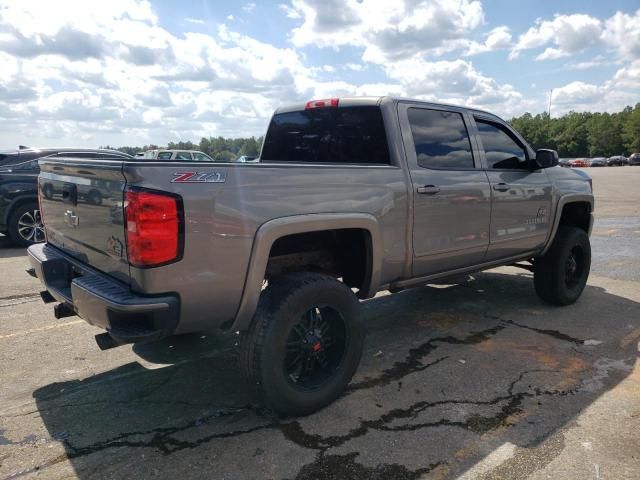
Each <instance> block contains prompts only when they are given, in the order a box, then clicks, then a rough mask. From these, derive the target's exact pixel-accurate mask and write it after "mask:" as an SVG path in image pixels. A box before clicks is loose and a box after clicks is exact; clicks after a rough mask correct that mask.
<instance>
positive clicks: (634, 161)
mask: <svg viewBox="0 0 640 480" xmlns="http://www.w3.org/2000/svg"><path fill="white" fill-rule="evenodd" d="M629 165H640V153H634V154H632V155H631V156H630V157H629Z"/></svg>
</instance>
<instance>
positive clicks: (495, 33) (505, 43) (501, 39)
mask: <svg viewBox="0 0 640 480" xmlns="http://www.w3.org/2000/svg"><path fill="white" fill-rule="evenodd" d="M511 45H512V37H511V31H510V30H509V27H506V26H504V25H503V26H500V27H496V28H494V29H493V30H491V31H490V32H489V33H487V34H486V39H485V41H484V43H478V42H473V41H471V42H469V45H468V47H467V52H466V55H477V54H479V53H485V52H491V51H494V50H502V49H506V48H509V47H511Z"/></svg>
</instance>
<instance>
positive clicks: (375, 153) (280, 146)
mask: <svg viewBox="0 0 640 480" xmlns="http://www.w3.org/2000/svg"><path fill="white" fill-rule="evenodd" d="M260 161H261V162H291V163H328V164H365V165H389V164H390V157H389V147H388V144H387V136H386V131H385V128H384V122H383V119H382V112H381V110H380V107H378V106H373V105H372V106H355V107H327V108H312V109H308V110H301V111H295V112H283V113H278V114H276V115H274V116H273V118H272V119H271V123H270V125H269V129H268V130H267V135H266V137H265V143H264V146H263V148H262V155H261V156H260Z"/></svg>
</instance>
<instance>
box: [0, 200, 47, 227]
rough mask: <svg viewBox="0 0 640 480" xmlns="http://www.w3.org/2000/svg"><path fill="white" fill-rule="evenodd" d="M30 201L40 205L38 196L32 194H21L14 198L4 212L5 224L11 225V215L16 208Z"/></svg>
mask: <svg viewBox="0 0 640 480" xmlns="http://www.w3.org/2000/svg"><path fill="white" fill-rule="evenodd" d="M29 203H35V204H36V205H38V197H37V196H32V195H21V196H19V197H16V198H14V199H12V200H11V202H10V203H9V204H8V205H7V208H6V209H5V212H4V219H3V221H4V224H5V225H7V226H8V225H9V219H10V218H11V215H13V212H15V210H16V208H20V207H21V206H22V205H26V204H29Z"/></svg>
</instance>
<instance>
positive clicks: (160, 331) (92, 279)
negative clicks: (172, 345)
mask: <svg viewBox="0 0 640 480" xmlns="http://www.w3.org/2000/svg"><path fill="white" fill-rule="evenodd" d="M27 252H28V254H29V262H30V263H31V266H32V267H33V269H34V270H35V274H36V276H37V277H38V278H39V279H40V281H41V282H42V284H43V285H44V287H45V288H46V290H47V291H48V292H49V293H50V294H51V296H52V297H53V298H55V299H56V300H57V301H58V302H61V303H63V304H65V305H67V306H68V307H69V308H70V309H72V310H73V311H74V312H75V313H76V314H77V315H78V316H80V317H81V318H83V319H84V320H86V321H87V322H88V323H90V324H91V325H95V326H97V327H100V328H103V329H105V330H106V331H107V332H108V333H109V335H111V337H113V339H114V340H116V341H117V342H118V343H138V342H146V341H153V340H158V339H160V338H163V337H166V336H168V335H171V333H173V331H174V330H175V329H176V326H177V325H178V319H179V312H180V301H179V298H178V296H177V295H173V294H168V295H161V296H143V295H137V294H135V293H132V292H131V290H130V289H129V287H128V286H127V285H125V284H123V283H121V282H119V281H117V280H115V279H113V278H111V277H109V276H108V275H105V274H103V273H101V272H98V271H96V270H94V269H92V268H91V267H88V266H87V265H85V264H82V263H80V262H78V261H75V260H74V259H72V258H70V257H69V256H67V255H65V254H64V253H62V252H61V251H60V250H58V249H57V248H55V247H52V246H51V245H48V244H46V243H45V244H36V245H32V246H30V247H29V249H28V250H27Z"/></svg>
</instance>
